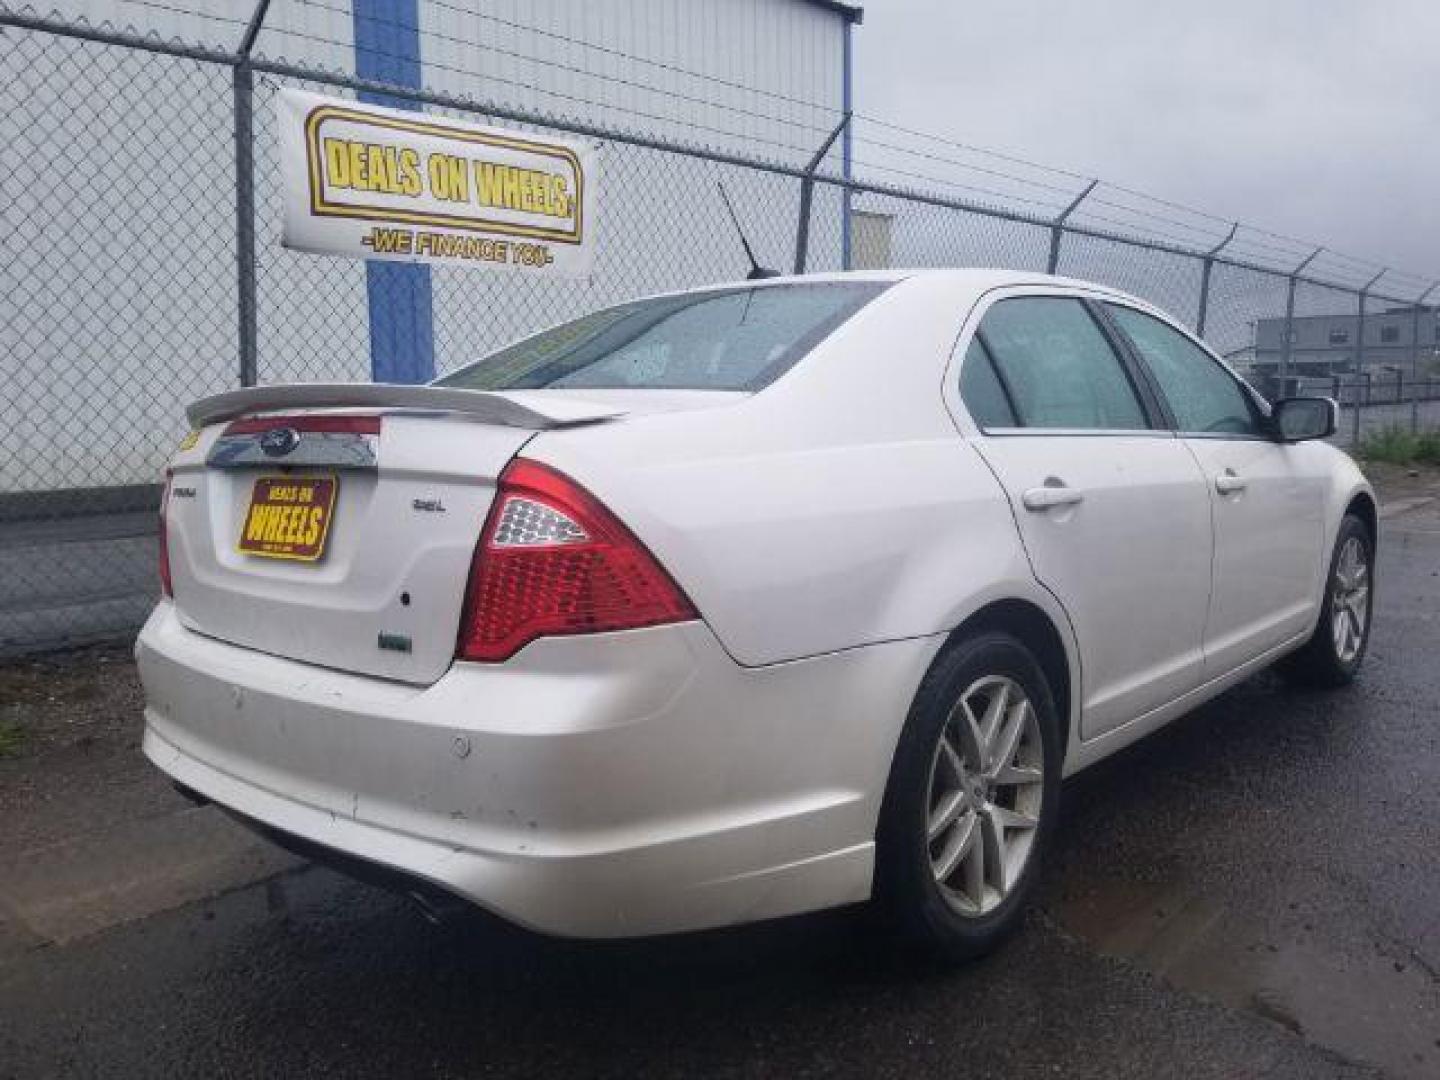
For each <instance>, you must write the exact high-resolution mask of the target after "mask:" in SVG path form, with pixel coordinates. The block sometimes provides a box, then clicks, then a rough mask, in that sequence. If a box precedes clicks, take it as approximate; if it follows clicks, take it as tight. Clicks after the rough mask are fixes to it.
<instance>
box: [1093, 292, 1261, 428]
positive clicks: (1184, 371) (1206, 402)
mask: <svg viewBox="0 0 1440 1080" xmlns="http://www.w3.org/2000/svg"><path fill="white" fill-rule="evenodd" d="M1106 307H1107V308H1108V310H1109V311H1110V314H1111V315H1113V316H1114V317H1115V321H1116V322H1117V323H1118V324H1119V325H1120V329H1121V330H1122V331H1123V332H1124V333H1125V336H1126V337H1128V338H1129V339H1130V341H1131V343H1132V344H1133V345H1134V346H1135V349H1136V351H1137V352H1139V354H1140V355H1141V357H1142V358H1144V360H1145V363H1146V365H1147V366H1148V367H1149V368H1150V372H1151V374H1153V375H1154V376H1155V381H1156V382H1158V383H1159V384H1160V391H1161V393H1163V394H1164V395H1165V400H1166V402H1167V403H1168V404H1169V405H1170V411H1171V412H1172V413H1174V414H1175V423H1176V425H1177V426H1178V428H1179V429H1180V431H1182V432H1185V433H1189V434H1199V433H1205V434H1211V435H1259V434H1261V430H1260V420H1259V417H1258V415H1257V414H1256V410H1255V408H1254V405H1253V404H1252V402H1251V401H1250V398H1249V395H1247V394H1246V392H1245V390H1244V389H1243V388H1242V387H1241V385H1240V384H1239V383H1238V382H1236V381H1235V379H1234V377H1233V376H1231V375H1230V373H1229V372H1228V371H1226V370H1225V369H1224V368H1222V367H1221V366H1220V365H1219V364H1217V363H1216V362H1215V359H1214V357H1212V356H1211V355H1210V354H1209V353H1207V352H1206V351H1205V350H1204V349H1202V348H1200V347H1199V346H1198V345H1196V344H1195V343H1194V342H1193V341H1191V340H1190V339H1189V338H1187V337H1186V336H1185V335H1184V334H1182V333H1180V332H1179V331H1178V330H1176V329H1175V328H1174V327H1170V326H1166V325H1165V324H1164V323H1163V322H1161V321H1160V320H1159V319H1156V318H1154V317H1152V316H1150V315H1146V314H1145V313H1144V312H1140V311H1136V310H1135V309H1134V308H1127V307H1119V306H1118V305H1115V304H1107V305H1106Z"/></svg>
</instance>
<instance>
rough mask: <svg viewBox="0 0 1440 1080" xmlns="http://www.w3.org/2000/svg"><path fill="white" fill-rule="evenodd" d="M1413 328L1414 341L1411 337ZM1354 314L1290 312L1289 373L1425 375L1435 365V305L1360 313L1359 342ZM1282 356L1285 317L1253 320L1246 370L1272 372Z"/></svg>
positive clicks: (1438, 323)
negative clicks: (1395, 372) (1362, 315)
mask: <svg viewBox="0 0 1440 1080" xmlns="http://www.w3.org/2000/svg"><path fill="white" fill-rule="evenodd" d="M1417 329H1418V337H1419V340H1418V341H1417V340H1416V336H1417V333H1416V332H1417ZM1358 333H1359V316H1358V315H1357V314H1356V313H1355V312H1354V311H1353V310H1352V311H1350V312H1349V313H1346V314H1336V315H1306V316H1296V317H1295V318H1294V319H1292V320H1291V322H1290V356H1289V364H1288V373H1289V374H1291V375H1345V374H1353V373H1356V372H1360V371H1365V370H1375V369H1382V370H1383V369H1387V368H1388V369H1394V368H1398V369H1399V370H1401V371H1403V372H1404V373H1405V374H1406V375H1411V374H1414V375H1421V376H1424V375H1426V374H1429V373H1430V372H1431V370H1432V368H1433V367H1435V366H1436V365H1437V364H1440V309H1437V308H1435V307H1422V308H1420V309H1419V310H1418V318H1417V310H1416V308H1414V307H1413V306H1405V307H1395V308H1389V309H1387V310H1385V311H1378V312H1366V314H1365V341H1364V345H1363V347H1362V346H1361V343H1360V342H1359V340H1358ZM1284 356H1285V319H1284V318H1272V319H1260V320H1258V321H1257V322H1256V323H1255V346H1254V351H1253V358H1252V359H1251V360H1250V364H1249V367H1250V370H1251V371H1253V372H1254V373H1256V374H1257V375H1273V374H1276V373H1277V372H1278V371H1279V369H1280V366H1281V364H1282V363H1283V362H1284Z"/></svg>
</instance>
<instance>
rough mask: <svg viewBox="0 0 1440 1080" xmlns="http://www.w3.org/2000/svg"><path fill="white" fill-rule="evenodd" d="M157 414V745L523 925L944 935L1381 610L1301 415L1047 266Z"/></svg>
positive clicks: (965, 932) (386, 864)
mask: <svg viewBox="0 0 1440 1080" xmlns="http://www.w3.org/2000/svg"><path fill="white" fill-rule="evenodd" d="M190 418H191V421H192V423H193V425H194V427H195V428H196V434H195V435H193V436H192V437H191V438H189V439H187V440H186V443H185V445H184V446H183V447H182V449H181V450H180V452H179V453H178V454H177V455H176V457H175V459H174V462H173V466H172V469H171V471H170V475H169V480H168V484H167V489H166V495H165V500H164V505H163V526H162V533H161V536H162V541H163V542H162V544H161V559H162V565H161V572H162V580H163V583H164V593H165V595H164V597H163V598H162V600H161V602H160V604H159V606H158V607H157V608H156V609H155V612H154V614H153V615H152V616H151V617H150V619H149V621H148V623H147V624H146V626H145V628H144V630H143V632H142V633H141V635H140V640H139V643H138V646H137V655H138V658H139V664H140V672H141V675H142V678H143V680H144V684H145V691H146V700H147V704H146V729H145V739H144V748H145V752H146V753H147V754H148V755H149V757H150V758H151V760H152V761H154V763H155V764H156V765H158V766H159V767H160V768H161V769H163V770H164V771H165V772H167V773H168V774H169V775H170V776H171V777H172V778H174V780H175V781H176V782H177V783H178V784H180V785H182V786H183V787H184V788H186V789H189V790H190V791H192V792H194V793H197V794H198V795H200V796H203V797H204V798H207V799H210V800H213V801H214V802H215V803H218V804H220V805H221V806H223V807H225V808H227V809H229V810H231V811H232V812H234V813H235V814H236V815H238V816H240V817H241V818H242V819H243V820H245V821H247V822H249V823H251V824H253V825H255V826H256V827H259V828H261V829H263V830H265V831H267V832H268V833H269V834H270V835H272V836H275V837H277V838H280V839H281V840H283V841H286V842H290V843H293V844H295V845H296V846H299V847H300V848H302V849H303V850H306V851H309V852H312V853H321V854H328V855H329V856H331V857H333V858H335V859H337V860H350V861H351V862H352V864H353V865H354V866H358V867H370V868H372V869H374V870H377V871H383V872H384V873H385V874H386V875H389V876H392V877H395V878H397V879H400V880H404V881H407V882H412V883H414V888H415V890H416V891H417V892H418V893H424V892H427V891H429V890H441V891H443V892H445V893H447V894H453V895H455V896H459V897H462V898H465V899H467V900H470V901H473V902H474V903H475V904H478V905H481V906H483V907H485V908H487V909H489V910H491V911H493V912H496V913H498V914H499V915H501V916H503V917H505V918H507V919H510V920H512V921H514V922H516V923H520V924H522V925H525V926H528V927H532V928H534V929H537V930H540V931H544V932H547V933H552V934H559V935H569V936H577V937H610V936H621V935H638V934H653V933H660V932H667V931H679V930H690V929H695V928H700V927H712V926H719V925H724V924H730V923H738V922H744V921H748V920H755V919H765V918H770V917H774V916H781V915H789V914H792V913H796V912H803V911H810V910H814V909H819V908H825V907H830V906H833V905H841V904H850V903H854V902H858V901H864V900H867V899H871V898H873V899H875V900H876V901H877V902H878V903H879V904H881V905H883V906H884V908H885V909H886V910H887V911H888V912H889V913H890V914H891V916H892V917H893V919H894V920H895V922H896V923H897V924H898V926H899V927H901V928H902V929H903V930H905V931H907V932H908V933H909V934H910V935H912V936H913V937H915V938H918V939H919V940H920V941H921V942H923V943H925V944H926V945H927V946H928V947H929V948H930V949H932V950H933V951H935V952H936V953H938V954H940V955H943V956H948V957H965V956H970V955H974V954H976V953H978V952H980V951H982V950H984V949H986V948H988V947H989V946H991V945H992V944H994V943H995V942H996V940H997V939H998V938H999V936H1000V935H1001V934H1003V933H1004V932H1005V931H1006V930H1007V929H1009V928H1011V927H1013V926H1014V925H1015V924H1016V922H1017V919H1018V916H1019V914H1020V912H1021V909H1022V907H1023V905H1024V904H1025V902H1026V897H1027V895H1028V894H1029V893H1030V892H1031V891H1032V890H1033V887H1034V885H1035V882H1036V877H1037V873H1038V872H1039V870H1040V868H1041V866H1042V865H1043V863H1044V860H1045V856H1046V849H1047V845H1048V843H1049V840H1050V837H1051V834H1052V832H1053V829H1054V825H1055V821H1056V813H1057V811H1058V808H1059V798H1060V781H1061V778H1062V777H1063V776H1065V775H1068V774H1070V773H1073V772H1076V771H1078V770H1080V769H1083V768H1084V767H1086V766H1087V765H1089V764H1091V763H1093V762H1095V761H1097V760H1099V759H1100V758H1103V757H1105V756H1106V755H1107V754H1111V753H1114V752H1115V751H1116V750H1118V749H1120V748H1121V747H1123V746H1125V745H1126V744H1127V743H1129V742H1131V741H1132V740H1134V739H1137V738H1139V737H1141V736H1142V735H1145V734H1146V733H1148V732H1151V731H1154V730H1155V729H1156V728H1158V727H1160V726H1161V725H1163V724H1165V723H1167V722H1168V721H1170V720H1172V719H1174V718H1175V717H1177V716H1179V715H1180V714H1182V713H1184V712H1186V711H1187V710H1190V709H1193V708H1194V707H1195V706H1196V705H1198V704H1200V703H1201V702H1203V701H1205V700H1206V699H1207V698H1210V697H1213V696H1214V695H1216V694H1218V693H1220V692H1221V691H1222V690H1224V689H1225V688H1226V687H1228V686H1231V685H1233V684H1234V683H1236V682H1238V681H1239V680H1241V679H1243V678H1245V677H1246V676H1247V675H1250V674H1251V673H1253V672H1255V671H1258V670H1260V669H1261V668H1263V667H1265V666H1266V665H1268V664H1272V663H1274V662H1276V661H1281V660H1283V661H1284V667H1285V669H1286V670H1287V671H1288V672H1290V673H1291V674H1293V675H1294V676H1295V677H1298V678H1303V679H1306V680H1309V681H1310V682H1312V683H1320V684H1324V685H1330V686H1337V685H1340V684H1343V683H1345V682H1347V681H1349V680H1350V679H1351V678H1353V677H1354V675H1355V672H1356V669H1357V668H1358V667H1359V665H1360V662H1361V659H1362V657H1363V656H1364V653H1365V646H1366V642H1367V639H1368V636H1369V630H1370V612H1371V592H1370V588H1371V583H1372V581H1373V576H1374V572H1373V565H1374V555H1375V542H1376V507H1375V500H1374V496H1373V494H1372V493H1371V491H1370V488H1369V487H1368V486H1367V484H1366V482H1365V480H1364V479H1363V477H1362V476H1361V474H1360V472H1359V471H1358V470H1357V469H1356V467H1355V465H1354V464H1353V463H1352V462H1351V461H1350V459H1349V458H1348V457H1346V456H1345V455H1344V454H1343V453H1341V452H1340V451H1338V450H1336V449H1335V448H1333V447H1332V446H1330V445H1328V444H1327V443H1325V442H1323V441H1320V440H1321V438H1322V437H1324V436H1326V435H1328V434H1330V433H1331V432H1332V431H1333V429H1334V424H1335V407H1334V404H1333V403H1332V402H1330V401H1329V400H1326V399H1318V398H1309V399H1306V398H1296V399H1292V400H1287V401H1282V402H1280V403H1279V404H1277V405H1275V406H1273V407H1272V406H1269V405H1267V404H1266V403H1265V402H1264V400H1263V399H1261V398H1260V397H1259V396H1258V395H1257V394H1256V393H1255V392H1253V391H1252V390H1251V389H1250V388H1249V387H1248V386H1247V385H1246V384H1245V383H1244V382H1242V381H1241V380H1240V379H1239V378H1238V377H1237V376H1236V375H1235V374H1234V373H1233V372H1231V371H1230V370H1229V369H1228V368H1227V367H1226V366H1225V365H1224V364H1223V363H1222V362H1221V361H1220V360H1218V359H1217V358H1216V357H1215V355H1214V354H1213V353H1211V352H1210V351H1209V350H1208V349H1207V348H1206V347H1205V346H1204V345H1203V344H1201V343H1200V342H1199V341H1197V340H1196V339H1195V338H1194V337H1192V336H1191V335H1190V334H1189V333H1187V332H1186V331H1185V330H1184V329H1182V328H1180V327H1179V326H1177V325H1176V324H1175V323H1174V322H1172V321H1171V320H1169V319H1168V318H1167V317H1166V316H1165V315H1163V314H1162V313H1161V312H1159V311H1157V310H1156V309H1155V308H1154V307H1152V306H1151V305H1149V304H1146V303H1144V302H1142V301H1139V300H1136V299H1134V298H1133V297H1130V296H1126V295H1124V294H1122V293H1118V292H1115V291H1112V290H1109V289H1105V288H1101V287H1097V286H1093V285H1087V284H1084V283H1082V282H1078V281H1072V280H1066V279H1062V278H1054V277H1048V276H1044V275H1037V274H1025V273H1016V272H1009V271H997V270H938V271H916V272H893V273H884V274H844V275H828V276H810V277H803V278H788V279H787V278H779V279H774V280H768V281H763V282H747V283H742V284H735V285H727V286H721V287H716V288H706V289H698V290H694V291H690V292H683V293H676V294H672V295H666V296H659V297H654V298H650V299H645V300H637V301H634V302H631V303H627V304H622V305H620V306H618V307H613V308H609V309H606V310H603V311H599V312H596V313H594V314H591V315H587V316H585V317H584V318H581V319H577V320H575V321H573V322H569V323H565V324H563V325H560V326H557V327H554V328H553V329H550V330H546V331H544V332H543V333H540V334H537V335H535V336H534V337H531V338H528V339H525V340H523V341H520V342H519V343H517V344H515V345H512V346H510V347H508V348H506V349H503V350H501V351H499V352H497V353H495V354H493V355H491V356H488V357H486V358H485V359H483V360H479V361H477V362H476V363H474V364H471V365H470V366H468V367H465V368H463V369H461V370H459V371H457V372H455V373H454V374H452V375H449V376H447V377H446V378H443V379H441V380H439V381H438V382H436V383H433V384H431V385H429V386H423V387H395V386H378V385H296V386H274V387H267V388H261V389H249V390H238V391H234V392H231V393H226V394H221V395H219V396H217V397H212V398H208V399H206V400H203V401H201V402H198V403H197V404H196V405H194V406H192V408H191V410H190Z"/></svg>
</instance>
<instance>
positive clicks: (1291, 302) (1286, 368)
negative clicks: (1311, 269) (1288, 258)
mask: <svg viewBox="0 0 1440 1080" xmlns="http://www.w3.org/2000/svg"><path fill="white" fill-rule="evenodd" d="M1324 250H1325V249H1324V248H1323V247H1318V248H1316V249H1315V250H1314V251H1312V252H1311V253H1310V254H1309V255H1307V256H1306V257H1305V261H1304V262H1302V263H1301V264H1300V265H1299V266H1297V267H1295V269H1294V270H1291V271H1290V287H1289V288H1288V289H1287V290H1286V292H1285V336H1284V338H1282V339H1281V342H1280V371H1279V376H1280V378H1279V383H1280V396H1281V397H1284V396H1285V380H1286V379H1288V378H1289V377H1290V336H1291V334H1293V333H1294V330H1295V286H1296V284H1297V283H1298V282H1299V280H1300V273H1301V271H1303V270H1304V269H1305V268H1306V267H1307V266H1309V265H1310V264H1311V263H1312V262H1314V261H1315V259H1316V257H1317V256H1319V254H1320V253H1321V252H1322V251H1324Z"/></svg>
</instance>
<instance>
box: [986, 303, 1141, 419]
mask: <svg viewBox="0 0 1440 1080" xmlns="http://www.w3.org/2000/svg"><path fill="white" fill-rule="evenodd" d="M979 337H980V340H981V342H982V343H983V345H984V347H985V350H986V351H987V352H988V353H989V356H990V359H991V360H992V362H993V364H994V371H995V374H996V376H997V377H998V380H999V382H1000V383H1001V385H1002V387H1003V389H1004V390H1005V391H1007V392H1008V393H1007V398H1008V403H1009V405H1010V406H1012V407H1013V409H1014V412H1015V414H1016V418H1017V419H1018V421H1019V426H1021V427H1028V428H1064V429H1082V430H1084V429H1092V430H1110V431H1127V430H1132V429H1143V428H1147V427H1149V423H1148V422H1147V420H1146V417H1145V410H1144V409H1143V408H1142V406H1141V404H1140V399H1139V397H1138V396H1137V395H1136V393H1135V387H1134V386H1133V385H1132V384H1131V382H1130V377H1129V375H1128V374H1127V373H1126V371H1125V368H1124V366H1123V365H1122V363H1121V361H1120V358H1119V357H1118V356H1117V355H1116V354H1115V350H1114V349H1112V348H1111V347H1110V342H1109V341H1108V340H1107V339H1106V337H1105V335H1104V333H1103V332H1102V331H1101V330H1100V327H1099V326H1097V325H1096V323H1095V320H1094V319H1093V318H1092V317H1091V315H1090V312H1088V311H1087V310H1085V306H1084V305H1083V304H1082V303H1081V302H1080V301H1079V300H1074V299H1071V298H1069V297H1059V296H1036V297H1029V296H1027V297H1017V298H1015V299H1013V300H1001V301H1000V302H999V303H997V304H996V305H995V306H994V307H992V308H991V309H990V310H989V311H988V312H987V313H986V314H985V318H984V319H983V320H982V321H981V323H980V330H979ZM965 366H966V367H967V368H968V367H969V358H968V356H967V359H966V365H965ZM963 375H964V371H963V369H962V381H963ZM961 392H962V395H963V393H964V389H963V387H962V391H961ZM966 404H967V406H968V405H969V399H968V398H967V399H966ZM976 419H977V420H979V418H978V417H977V418H976ZM980 422H981V423H982V424H983V423H984V422H983V421H980Z"/></svg>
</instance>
